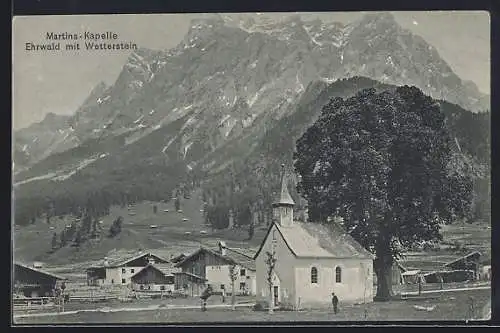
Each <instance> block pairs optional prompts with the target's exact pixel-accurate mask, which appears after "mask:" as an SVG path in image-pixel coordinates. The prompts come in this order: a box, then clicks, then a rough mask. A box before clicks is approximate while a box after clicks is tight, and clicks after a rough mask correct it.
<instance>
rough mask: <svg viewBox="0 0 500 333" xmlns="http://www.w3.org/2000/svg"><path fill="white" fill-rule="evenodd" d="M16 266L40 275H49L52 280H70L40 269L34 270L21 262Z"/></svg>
mask: <svg viewBox="0 0 500 333" xmlns="http://www.w3.org/2000/svg"><path fill="white" fill-rule="evenodd" d="M14 265H15V266H19V267H22V268H25V269H28V270H31V271H33V272H37V273H40V274H43V275H47V276H49V277H52V278H54V279H56V280H68V278H66V277H64V276H61V275H57V274H54V273H50V272H47V271H44V270H41V269H39V268H34V267H31V266H28V265H25V264H21V263H19V262H16V263H15V264H14Z"/></svg>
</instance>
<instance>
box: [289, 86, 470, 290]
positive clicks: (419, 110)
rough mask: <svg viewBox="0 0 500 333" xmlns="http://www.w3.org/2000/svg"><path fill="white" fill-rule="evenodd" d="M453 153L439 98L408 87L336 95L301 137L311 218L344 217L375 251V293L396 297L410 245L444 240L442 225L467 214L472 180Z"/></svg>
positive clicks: (299, 164)
mask: <svg viewBox="0 0 500 333" xmlns="http://www.w3.org/2000/svg"><path fill="white" fill-rule="evenodd" d="M450 156H451V150H450V137H449V135H448V131H447V128H446V122H445V117H444V114H443V113H442V112H441V110H440V107H439V105H438V103H436V102H435V101H434V100H432V99H431V98H430V97H427V96H425V95H424V94H423V93H422V92H421V91H420V90H419V89H417V88H415V87H408V86H404V87H399V88H397V89H395V90H391V91H389V90H388V91H384V92H381V93H377V92H376V91H375V90H374V89H366V90H363V91H361V92H359V93H358V94H357V95H355V96H354V97H351V98H348V99H342V98H335V99H332V100H330V102H329V103H328V104H327V105H325V106H324V107H323V109H322V113H321V116H320V117H319V119H318V120H317V121H316V122H315V123H314V124H313V125H312V126H311V127H310V128H309V129H308V130H307V131H306V132H305V133H304V134H303V136H302V137H301V138H300V139H299V140H298V141H297V151H296V153H295V154H294V159H295V168H296V170H297V171H298V173H299V174H300V175H301V180H300V181H299V183H298V191H299V193H300V194H301V195H302V196H303V197H304V198H305V199H307V200H308V205H309V212H308V215H309V220H310V221H315V222H322V223H328V221H332V220H334V219H330V218H329V217H334V216H340V217H342V220H343V222H342V224H343V226H344V228H345V229H346V230H347V232H349V233H350V234H351V235H352V236H353V237H354V238H355V239H356V240H357V241H359V242H360V243H361V244H362V245H363V246H364V247H365V248H367V249H368V250H370V251H371V252H372V253H374V254H375V257H376V259H375V261H374V270H375V273H376V275H377V294H376V297H375V298H376V299H378V300H388V299H390V298H391V296H392V281H391V276H392V275H391V269H392V265H393V262H394V259H396V258H398V257H399V256H400V255H401V251H402V250H403V249H404V248H405V247H408V246H411V245H412V244H414V243H416V242H420V241H423V240H439V239H440V238H441V236H440V233H439V225H440V223H450V222H451V221H452V220H453V219H454V218H456V217H460V216H465V215H466V214H467V213H468V211H469V209H470V202H471V198H472V193H471V191H472V180H471V179H470V177H469V176H467V175H466V174H458V173H457V172H454V171H453V170H452V169H451V168H450V167H449V163H448V161H449V159H450Z"/></svg>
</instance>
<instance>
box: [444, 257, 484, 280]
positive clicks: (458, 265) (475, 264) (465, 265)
mask: <svg viewBox="0 0 500 333" xmlns="http://www.w3.org/2000/svg"><path fill="white" fill-rule="evenodd" d="M480 267H481V253H480V252H479V251H474V252H471V253H469V254H467V255H465V256H462V257H460V258H457V259H455V260H453V261H451V262H449V263H447V264H445V265H444V268H445V269H446V270H453V271H459V270H461V271H472V272H473V274H474V277H473V278H474V279H475V280H478V279H479V275H480Z"/></svg>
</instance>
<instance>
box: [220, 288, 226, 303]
mask: <svg viewBox="0 0 500 333" xmlns="http://www.w3.org/2000/svg"><path fill="white" fill-rule="evenodd" d="M221 297H222V303H226V288H222V292H221Z"/></svg>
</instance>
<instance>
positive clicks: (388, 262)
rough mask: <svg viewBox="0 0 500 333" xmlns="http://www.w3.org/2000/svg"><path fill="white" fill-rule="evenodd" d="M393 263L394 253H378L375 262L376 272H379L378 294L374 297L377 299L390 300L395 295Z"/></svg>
mask: <svg viewBox="0 0 500 333" xmlns="http://www.w3.org/2000/svg"><path fill="white" fill-rule="evenodd" d="M384 252H385V251H384ZM392 264H393V258H392V254H390V253H389V254H388V253H382V254H378V253H377V258H376V259H375V261H374V263H373V268H374V269H375V274H377V294H376V295H375V297H374V300H375V301H382V302H384V301H389V300H390V299H391V298H392V296H393V292H392Z"/></svg>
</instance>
